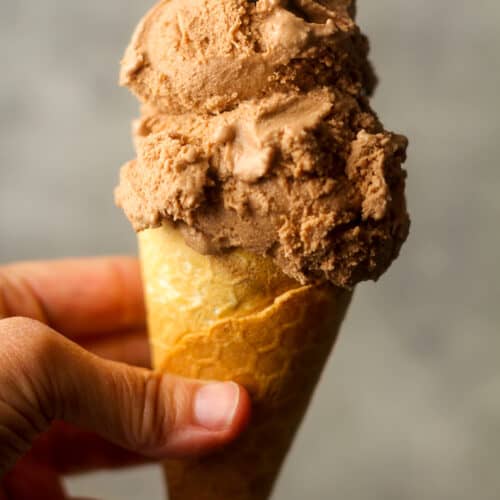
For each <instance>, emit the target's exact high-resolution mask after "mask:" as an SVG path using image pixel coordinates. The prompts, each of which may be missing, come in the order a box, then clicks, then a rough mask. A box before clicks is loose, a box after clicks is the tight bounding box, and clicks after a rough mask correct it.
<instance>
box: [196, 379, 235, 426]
mask: <svg viewBox="0 0 500 500" xmlns="http://www.w3.org/2000/svg"><path fill="white" fill-rule="evenodd" d="M239 401H240V388H239V387H238V386H237V385H236V384H235V383H234V382H225V383H219V382H216V383H210V384H206V385H204V386H202V387H200V388H199V389H198V391H197V392H196V395H195V400H194V405H193V413H194V420H195V422H196V424H198V425H200V426H202V427H205V428H206V429H210V430H214V431H219V430H223V429H225V428H227V427H229V426H230V425H231V423H232V421H233V419H234V415H235V413H236V410H237V408H238V403H239Z"/></svg>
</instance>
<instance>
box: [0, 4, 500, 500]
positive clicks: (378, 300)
mask: <svg viewBox="0 0 500 500" xmlns="http://www.w3.org/2000/svg"><path fill="white" fill-rule="evenodd" d="M150 4H152V2H151V1H146V0H145V1H140V0H134V1H131V0H105V1H102V0H86V1H85V2H81V1H79V2H77V1H65V2H60V1H58V0H16V1H9V0H0V45H1V46H2V47H3V50H2V55H1V56H0V57H1V61H2V64H1V67H2V74H1V78H0V263H5V262H9V261H12V260H20V259H41V258H56V257H63V256H85V255H95V254H99V255H101V254H110V253H134V252H135V238H134V234H133V232H132V230H131V228H130V227H129V224H128V222H127V221H126V220H125V217H124V216H123V215H122V213H121V212H120V211H119V210H118V209H117V208H115V207H114V205H113V198H112V190H113V187H114V186H115V184H116V183H117V178H118V169H119V167H120V165H121V164H122V163H124V162H125V161H126V160H128V159H130V158H132V156H133V151H132V147H131V140H130V135H129V129H130V125H129V124H130V120H131V119H132V118H133V117H134V116H135V115H136V114H137V104H136V101H135V100H134V98H132V96H131V95H129V94H128V92H127V91H125V90H123V89H119V88H118V87H117V84H116V81H117V73H118V61H119V59H120V57H121V55H122V52H123V49H124V48H125V46H126V44H127V42H128V40H129V37H130V35H131V32H132V29H133V27H134V26H135V24H136V22H137V21H138V19H139V18H140V16H141V15H142V14H143V13H144V12H145V10H146V9H147V8H148V7H149V6H150ZM358 5H359V23H360V24H361V26H362V28H363V29H364V31H366V32H367V33H368V34H369V36H370V38H371V41H372V60H373V61H374V63H375V65H376V67H377V70H378V73H379V75H380V76H381V84H380V86H379V89H378V92H377V95H376V98H375V100H374V106H375V109H376V110H377V111H378V112H379V114H380V116H381V118H382V120H383V121H384V123H385V124H386V126H387V128H389V129H392V130H396V131H400V132H403V133H405V134H406V135H408V136H409V137H410V140H411V148H410V151H409V161H408V163H407V169H408V171H409V184H408V196H409V205H410V209H411V212H412V215H413V228H412V235H411V239H410V240H409V242H408V243H407V245H406V246H405V247H404V250H403V253H402V255H401V258H400V259H399V260H398V261H397V263H396V264H395V265H394V266H393V268H392V269H391V270H390V272H389V273H388V274H387V276H385V277H384V278H383V279H382V280H381V281H380V282H379V283H378V284H376V285H374V284H365V285H362V286H360V287H359V289H358V291H357V297H356V300H355V301H354V304H353V306H352V308H351V310H350V314H349V317H348V319H347V322H346V324H345V327H344V329H343V332H342V335H341V338H340V340H339V342H338V345H337V348H336V351H335V354H334V356H333V358H332V359H331V360H330V363H329V365H328V367H327V369H326V371H325V373H324V377H323V381H322V384H321V386H320V388H319V390H318V391H317V393H316V396H315V399H314V402H313V405H312V407H311V409H310V411H309V413H308V416H307V419H306V421H305V423H304V425H303V427H302V429H301V431H300V434H299V436H298V439H297V441H296V443H295V446H294V448H293V450H292V453H291V454H290V457H289V459H288V461H287V463H286V466H285V468H284V471H283V474H282V476H281V478H280V480H279V483H278V485H277V488H276V491H275V496H274V499H275V500H285V499H286V500H302V499H303V498H313V499H325V500H326V499H339V500H358V499H359V500H364V499H375V498H383V499H385V500H392V499H394V500H422V499H426V500H443V499H453V500H470V499H472V498H474V499H481V500H490V499H491V500H493V499H498V498H499V495H500V474H499V472H498V467H499V463H500V304H499V301H500V285H499V283H500V279H499V278H500V263H499V262H498V259H499V257H500V252H499V250H500V231H499V227H500V223H499V220H500V196H499V195H498V190H499V188H500V164H499V159H500V119H499V115H500V99H499V90H500V57H499V52H500V29H499V26H500V3H499V2H498V1H497V0H482V1H481V2H471V1H462V0H440V1H439V2H436V1H434V0H420V1H419V2H410V1H401V0H377V1H376V2H374V1H371V0H359V1H358ZM68 487H69V490H70V491H71V493H72V494H74V495H76V496H78V495H79V496H86V497H96V498H101V499H104V500H114V499H117V500H118V499H137V498H148V499H161V498H162V491H163V486H162V483H161V476H160V472H159V469H157V468H155V467H147V468H142V469H136V470H131V471H130V470H129V471H123V472H119V473H117V472H112V473H100V474H93V475H89V476H84V477H80V478H73V479H71V480H68Z"/></svg>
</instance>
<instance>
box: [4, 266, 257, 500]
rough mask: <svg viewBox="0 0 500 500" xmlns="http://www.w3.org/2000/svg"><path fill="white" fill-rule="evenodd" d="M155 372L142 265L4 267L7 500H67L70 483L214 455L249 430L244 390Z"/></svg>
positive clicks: (5, 487)
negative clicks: (87, 474) (69, 478)
mask: <svg viewBox="0 0 500 500" xmlns="http://www.w3.org/2000/svg"><path fill="white" fill-rule="evenodd" d="M2 318H5V319H2ZM28 318H29V319H28ZM57 332H61V334H59V333H57ZM77 343H78V344H80V345H77ZM104 358H107V359H109V360H106V359H104ZM111 360H114V361H111ZM118 361H119V362H122V363H128V364H122V363H119V362H118ZM148 363H149V355H148V349H147V339H146V336H145V319H144V305H143V301H142V293H141V283H140V275H139V268H138V264H137V262H136V261H135V260H133V259H128V258H114V259H110V258H107V259H90V260H68V261H61V262H46V263H26V264H17V265H11V266H5V267H0V499H1V500H4V499H6V498H9V499H18V498H19V499H22V498H33V496H32V495H33V492H34V491H36V492H37V495H39V496H37V498H50V499H52V500H57V499H60V498H66V497H65V494H64V491H63V488H62V484H61V481H60V477H59V476H60V475H61V474H68V473H74V472H81V471H86V470H91V469H96V468H101V467H115V466H123V465H129V464H134V463H139V462H141V461H144V460H145V459H144V457H148V458H149V459H163V458H166V457H175V456H181V455H191V454H200V453H205V452H207V451H210V450H213V449H215V448H217V447H219V446H222V445H223V444H225V443H227V442H228V441H230V440H231V439H233V438H234V437H236V436H237V435H238V434H239V433H240V431H241V430H242V429H243V428H244V426H245V424H246V422H247V420H248V416H249V409H250V403H249V398H248V395H247V393H246V392H245V390H244V389H242V388H241V387H240V386H238V385H236V384H234V383H224V384H222V383H202V382H200V381H193V380H187V379H183V378H180V377H175V376H173V375H159V374H155V373H153V372H151V371H149V370H147V369H145V368H140V366H142V367H145V366H147V365H148ZM131 365H136V366H135V367H133V366H131ZM60 421H64V423H63V422H60Z"/></svg>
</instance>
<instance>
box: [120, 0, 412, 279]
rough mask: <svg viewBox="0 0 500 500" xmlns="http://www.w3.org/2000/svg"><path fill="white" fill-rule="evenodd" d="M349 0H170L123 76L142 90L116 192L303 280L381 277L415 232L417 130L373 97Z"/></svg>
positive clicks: (130, 206) (136, 213)
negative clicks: (401, 130)
mask: <svg viewBox="0 0 500 500" xmlns="http://www.w3.org/2000/svg"><path fill="white" fill-rule="evenodd" d="M353 16H354V2H350V1H348V0H322V1H314V0H294V1H292V0H290V1H285V0H257V1H254V2H251V1H248V0H189V1H186V0H183V1H181V0H164V1H161V2H160V3H159V4H158V5H157V6H156V7H154V8H153V9H152V10H151V11H150V12H149V14H148V15H147V16H146V17H145V18H144V19H143V21H142V22H141V23H140V25H139V27H138V28H137V31H136V33H135V35H134V38H133V40H132V43H131V45H130V47H129V48H128V49H127V53H126V55H125V58H124V61H123V65H122V74H121V81H122V83H123V84H124V85H127V86H129V87H130V88H131V89H132V90H133V91H134V92H135V93H136V94H137V95H138V97H139V98H140V99H141V101H142V102H143V103H144V106H143V109H142V116H141V118H140V119H139V120H138V121H137V122H136V123H135V126H134V137H135V143H136V149H137V159H136V160H134V161H132V162H130V163H128V164H127V165H125V166H124V167H123V169H122V173H121V182H120V185H119V187H118V188H117V191H116V199H117V202H118V204H119V205H120V206H122V207H123V209H124V210H125V212H126V214H127V216H128V217H129V219H130V220H131V222H132V223H133V225H134V227H135V229H136V230H138V231H140V230H143V229H145V228H149V227H156V226H159V225H161V224H162V223H172V224H175V225H176V226H177V227H179V229H180V230H181V231H182V234H183V235H184V238H185V240H186V242H187V243H188V244H189V245H190V246H192V247H193V248H195V249H196V250H198V251H200V252H202V253H214V252H224V251H227V250H230V249H234V248H243V249H246V250H248V251H251V252H254V253H256V254H259V255H268V256H271V257H272V258H273V259H274V260H275V262H276V263H277V264H278V265H279V266H280V267H281V268H282V269H283V271H284V272H285V273H286V274H288V275H289V276H291V277H293V278H295V279H297V280H298V281H299V282H301V283H310V282H321V281H325V280H326V281H330V282H331V283H333V284H335V285H338V286H342V287H348V288H350V287H353V286H354V285H355V284H356V283H357V282H359V281H362V280H367V279H377V278H378V277H379V276H380V275H381V274H382V273H383V272H384V271H385V270H386V269H387V267H388V266H389V265H390V263H391V262H392V260H393V259H394V258H396V257H397V255H398V252H399V250H400V247H401V245H402V243H403V242H404V240H405V239H406V237H407V235H408V228H409V218H408V214H407V212H406V205H405V198H404V184H405V172H404V170H402V168H401V164H402V162H403V161H404V160H405V152H406V147H407V141H406V139H405V138H404V137H402V136H400V135H396V134H392V133H390V132H386V131H385V130H384V128H383V126H382V124H381V123H380V121H379V120H378V118H377V116H376V115H375V113H374V112H373V111H372V110H371V108H370V106H369V103H368V96H369V95H370V94H371V92H372V91H373V88H374V85H375V77H374V74H373V71H372V69H371V66H370V64H369V62H368V60H367V53H368V43H367V41H366V38H365V37H364V36H363V35H362V34H361V33H360V31H359V28H358V27H357V26H356V24H355V22H354V20H353Z"/></svg>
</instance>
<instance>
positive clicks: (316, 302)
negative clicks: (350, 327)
mask: <svg viewBox="0 0 500 500" xmlns="http://www.w3.org/2000/svg"><path fill="white" fill-rule="evenodd" d="M139 243H140V252H141V262H142V266H143V275H144V280H145V287H146V298H147V308H148V321H149V330H150V340H151V346H152V351H153V358H154V364H155V367H156V369H158V370H161V371H167V372H170V373H175V374H179V375H182V376H186V377H193V378H200V379H208V380H235V381H237V382H239V383H241V384H242V385H244V386H245V387H246V388H247V389H248V391H249V392H250V395H251V397H252V400H253V416H252V420H251V423H250V426H249V428H248V429H247V430H246V431H245V433H244V434H243V435H242V436H241V438H239V439H238V440H237V441H236V442H235V443H233V444H231V445H230V446H228V447H227V448H225V449H224V450H222V451H220V452H217V453H216V454H213V455H209V456H206V457H204V458H200V459H191V460H172V461H169V462H167V463H166V464H165V469H166V473H167V477H168V483H169V492H170V498H171V499H172V500H264V499H267V498H269V495H270V494H271V490H272V487H273V484H274V481H275V479H276V477H277V475H278V473H279V470H280V467H281V465H282V463H283V460H284V458H285V456H286V454H287V451H288V449H289V447H290V445H291V443H292V440H293V437H294V435H295V433H296V431H297V428H298V426H299V425H300V422H301V420H302V417H303V415H304V413H305V411H306V409H307V406H308V403H309V400H310V398H311V396H312V393H313V391H314V388H315V386H316V383H317V381H318V379H319V376H320V374H321V371H322V369H323V366H324V364H325V361H326V360H327V358H328V356H329V354H330V352H331V349H332V346H333V344H334V342H335V338H336V336H337V332H338V329H339V327H340V324H341V323H342V320H343V318H344V315H345V312H346V310H347V307H348V304H349V302H350V298H351V294H350V293H349V292H348V291H345V290H343V289H340V288H335V287H332V286H330V285H322V286H313V285H310V286H301V285H300V284H299V283H298V282H296V281H294V280H292V279H290V278H288V277H286V276H285V275H284V274H283V273H282V272H281V271H280V270H279V269H278V268H277V267H276V266H275V264H274V263H273V262H272V261H271V259H268V258H263V257H257V256H254V255H251V254H248V253H244V252H241V251H234V252H231V253H227V254H223V255H218V256H206V255H201V254H199V253H197V252H195V251H194V250H192V249H190V248H189V247H188V246H187V245H186V244H185V243H184V240H183V238H182V236H181V235H180V234H179V233H178V231H177V230H176V229H174V228H172V227H171V226H168V225H164V226H163V227H161V228H157V229H150V230H147V231H144V232H142V233H139Z"/></svg>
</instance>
